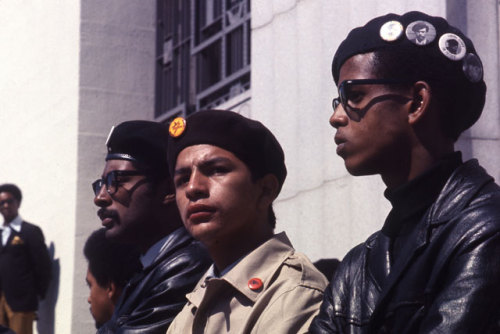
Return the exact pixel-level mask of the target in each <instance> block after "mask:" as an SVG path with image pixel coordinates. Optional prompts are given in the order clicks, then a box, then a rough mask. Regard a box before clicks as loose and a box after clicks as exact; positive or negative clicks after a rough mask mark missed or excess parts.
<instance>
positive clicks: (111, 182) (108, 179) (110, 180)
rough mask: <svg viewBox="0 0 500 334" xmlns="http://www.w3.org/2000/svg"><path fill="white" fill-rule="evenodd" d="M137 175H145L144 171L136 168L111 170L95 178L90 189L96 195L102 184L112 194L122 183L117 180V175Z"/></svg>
mask: <svg viewBox="0 0 500 334" xmlns="http://www.w3.org/2000/svg"><path fill="white" fill-rule="evenodd" d="M137 175H146V173H145V172H143V171H138V170H112V171H111V172H109V173H108V174H106V176H104V177H103V178H101V179H98V180H95V181H94V182H93V183H92V190H94V194H95V195H96V196H97V194H99V192H100V191H101V188H102V186H103V185H106V191H107V192H108V194H110V195H113V194H114V193H116V191H117V190H118V187H119V186H120V185H121V183H122V182H120V181H119V180H118V178H119V177H121V176H137Z"/></svg>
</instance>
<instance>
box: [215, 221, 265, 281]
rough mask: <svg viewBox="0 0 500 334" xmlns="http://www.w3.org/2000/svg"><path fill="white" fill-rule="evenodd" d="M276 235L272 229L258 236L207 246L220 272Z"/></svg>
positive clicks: (233, 239) (248, 236) (232, 239)
mask: <svg viewBox="0 0 500 334" xmlns="http://www.w3.org/2000/svg"><path fill="white" fill-rule="evenodd" d="M273 235H274V233H273V232H272V229H270V230H269V231H268V232H266V233H261V234H259V235H258V236H251V235H247V236H243V237H241V238H238V237H234V238H230V239H229V240H223V241H222V242H214V243H213V244H211V245H206V246H207V248H208V252H209V253H210V257H211V258H212V260H213V261H214V263H215V266H216V267H217V270H218V271H219V272H221V271H223V270H224V269H225V268H226V267H228V266H230V265H231V264H232V263H234V262H235V261H237V260H238V259H240V258H242V257H244V256H245V255H247V254H249V253H251V252H252V251H253V250H255V249H256V248H258V247H259V246H260V245H262V244H263V243H264V242H266V241H267V240H269V239H271V238H272V237H273Z"/></svg>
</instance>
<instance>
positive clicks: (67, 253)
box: [0, 0, 80, 333]
mask: <svg viewBox="0 0 500 334" xmlns="http://www.w3.org/2000/svg"><path fill="white" fill-rule="evenodd" d="M79 17H80V5H79V2H78V1H61V0H24V1H19V0H2V1H0V45H1V46H2V48H1V51H0V105H1V111H0V143H1V146H2V148H1V152H2V155H1V158H0V183H4V182H13V183H16V184H17V185H18V186H19V187H20V188H21V190H22V191H23V194H24V199H23V202H22V205H21V208H20V213H21V215H22V216H23V218H25V219H26V220H28V221H31V222H33V223H35V224H37V225H39V226H40V227H41V228H42V230H43V232H44V234H45V239H46V240H45V241H46V243H47V245H52V246H53V249H54V251H55V258H56V262H55V264H54V266H55V269H56V270H55V275H56V276H55V280H54V281H53V285H52V287H51V291H50V292H49V295H48V297H47V301H46V302H45V303H43V304H42V305H41V308H40V321H39V323H38V325H39V326H41V327H40V328H41V329H43V333H54V321H55V333H70V332H71V304H72V303H71V299H72V296H73V268H74V258H73V253H74V247H75V246H74V238H73V235H74V231H75V202H76V170H77V159H76V158H77V126H78V123H77V122H78V80H79V79H78V62H79ZM57 266H60V271H59V272H58V270H57ZM53 303H57V304H56V308H55V314H54V312H53ZM41 332H42V331H41Z"/></svg>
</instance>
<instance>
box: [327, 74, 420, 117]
mask: <svg viewBox="0 0 500 334" xmlns="http://www.w3.org/2000/svg"><path fill="white" fill-rule="evenodd" d="M408 83H409V82H408V81H405V80H399V79H357V80H344V81H342V83H341V84H340V85H339V89H338V92H339V97H336V98H334V99H333V101H332V107H333V111H334V112H335V111H337V108H338V106H339V105H341V104H342V107H343V108H344V111H345V113H346V114H347V117H349V119H351V120H353V121H355V122H359V121H360V120H361V119H362V118H363V116H364V115H365V114H366V112H367V111H368V109H370V108H371V107H372V106H373V105H374V104H375V103H378V102H381V101H385V100H394V101H400V102H401V103H406V102H408V101H409V100H411V99H410V98H408V97H404V96H401V95H397V94H385V95H380V96H377V97H375V98H373V99H371V100H370V101H369V102H368V104H367V105H366V106H364V107H363V108H356V107H353V106H351V105H349V101H350V100H351V102H352V97H350V96H349V95H350V93H351V87H352V86H356V85H394V84H408Z"/></svg>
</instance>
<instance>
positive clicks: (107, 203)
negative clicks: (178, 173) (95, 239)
mask: <svg viewBox="0 0 500 334" xmlns="http://www.w3.org/2000/svg"><path fill="white" fill-rule="evenodd" d="M113 171H137V169H136V168H135V167H134V166H133V164H132V163H131V162H130V161H127V160H108V161H107V162H106V166H105V168H104V171H103V174H102V177H103V178H104V179H106V176H107V175H108V174H109V173H111V172H113ZM116 181H117V182H116V184H114V188H115V189H116V191H115V192H114V193H113V194H109V193H108V192H107V190H106V185H103V186H102V187H101V189H100V190H99V192H98V194H97V195H96V196H95V198H94V203H95V205H97V206H98V207H100V209H99V210H98V212H97V215H98V216H99V218H100V219H101V221H102V225H103V226H104V227H105V228H106V229H107V231H106V237H107V238H110V239H113V240H116V241H118V242H125V243H133V244H136V243H137V242H138V241H139V240H141V238H143V237H144V235H147V234H152V233H154V232H155V230H156V227H155V224H158V222H157V221H156V219H155V217H157V216H158V215H157V213H158V211H159V210H160V208H161V205H162V200H163V198H162V197H161V195H160V194H159V193H158V191H155V190H153V188H154V187H152V185H151V181H150V180H148V179H147V177H146V176H145V175H132V176H117V177H116Z"/></svg>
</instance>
